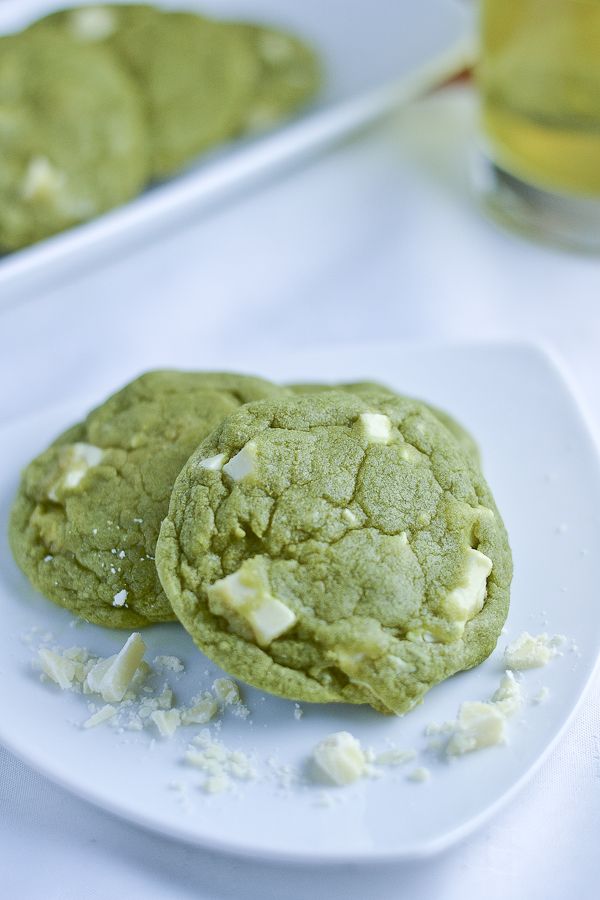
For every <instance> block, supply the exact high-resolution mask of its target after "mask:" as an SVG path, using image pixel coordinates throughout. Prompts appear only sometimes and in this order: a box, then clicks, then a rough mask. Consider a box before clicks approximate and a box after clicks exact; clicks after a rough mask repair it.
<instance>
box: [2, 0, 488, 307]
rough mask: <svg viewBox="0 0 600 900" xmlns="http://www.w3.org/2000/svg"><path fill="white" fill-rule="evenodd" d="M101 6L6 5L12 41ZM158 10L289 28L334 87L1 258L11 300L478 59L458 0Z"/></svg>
mask: <svg viewBox="0 0 600 900" xmlns="http://www.w3.org/2000/svg"><path fill="white" fill-rule="evenodd" d="M97 2H98V0H72V2H71V3H69V0H62V2H61V0H3V2H2V3H0V34H2V33H4V32H10V31H14V30H16V29H19V28H21V27H23V26H24V25H26V24H27V23H28V22H29V21H32V20H33V19H35V18H37V17H39V16H42V15H44V14H46V13H48V12H50V11H51V10H52V9H56V8H57V7H65V6H68V5H83V4H85V3H97ZM113 2H115V0H113ZM116 2H119V0H116ZM125 2H126V0H125ZM157 5H160V6H163V7H166V8H174V9H182V8H189V9H193V10H197V11H200V12H205V13H207V14H213V15H215V16H220V17H222V18H234V19H246V20H249V21H255V22H264V23H267V24H268V23H270V24H274V25H279V26H281V27H282V28H289V29H290V30H291V31H293V32H296V33H297V34H299V35H301V36H304V37H305V38H306V39H308V40H310V41H311V42H312V43H313V44H314V46H315V47H316V48H317V50H318V51H319V53H320V55H321V57H322V59H323V63H324V67H325V83H324V86H323V90H322V91H321V93H320V94H319V96H318V98H317V100H316V101H315V102H314V103H313V104H311V105H309V106H308V107H307V108H306V109H305V110H303V111H301V112H300V114H299V115H298V116H296V117H295V118H294V119H292V120H290V121H289V122H288V123H283V124H282V125H281V126H279V127H277V128H275V129H274V130H272V131H270V132H268V133H265V134H262V135H258V136H256V137H248V138H245V139H241V140H238V141H236V142H234V143H232V144H230V145H228V146H225V147H223V148H222V149H219V150H216V151H215V152H213V153H209V154H206V155H204V156H203V157H201V158H200V159H199V160H198V162H197V163H196V164H194V165H192V166H191V167H190V168H189V169H187V170H186V171H185V172H183V173H182V174H181V175H178V176H176V177H173V178H171V179H169V180H168V181H165V182H164V183H162V184H158V185H154V186H153V187H151V188H149V189H148V190H146V191H144V193H143V194H141V195H140V196H139V197H138V198H136V199H135V200H132V201H131V202H129V203H127V204H125V205H124V206H121V207H118V208H117V209H114V210H112V211H111V212H109V213H106V214H105V215H103V216H100V217H99V218H96V219H94V220H93V221H91V222H88V223H86V224H84V225H80V226H77V227H75V228H72V229H70V230H69V231H66V232H63V233H62V234H58V235H55V236H54V237H51V238H48V239H47V240H45V241H41V242H40V243H38V244H35V245H33V246H32V247H28V248H26V249H23V250H19V251H17V252H14V253H10V254H6V255H5V256H0V302H1V299H2V297H1V293H2V288H3V287H8V286H9V285H10V286H13V285H14V284H16V283H19V284H21V283H22V282H24V281H26V282H27V283H28V284H29V283H36V282H37V281H38V280H39V279H41V278H45V277H47V276H48V274H49V273H50V272H52V274H53V275H56V276H61V275H62V274H64V273H67V274H69V273H70V272H71V271H72V268H73V264H74V261H75V260H76V261H77V264H78V265H79V266H89V265H91V264H96V263H97V262H98V261H99V260H101V259H103V258H104V257H105V256H106V255H107V254H110V253H111V252H115V251H118V252H121V251H122V250H123V249H124V248H126V247H128V246H131V245H134V244H139V243H140V242H142V241H146V240H148V239H149V238H150V237H152V236H155V235H156V234H157V233H159V232H162V231H165V230H168V229H169V228H171V227H172V226H173V225H174V224H175V223H181V222H182V221H185V220H186V219H189V217H190V216H192V215H194V214H196V215H197V214H198V212H199V211H200V210H206V209H207V208H209V207H211V206H212V205H214V203H215V202H216V201H218V200H219V199H222V198H223V197H225V196H229V195H231V194H232V193H235V192H236V191H240V190H241V189H242V188H243V187H245V186H247V185H248V184H250V183H252V182H254V181H257V180H258V179H260V178H265V177H266V176H267V175H271V176H272V175H273V174H274V172H276V171H278V170H281V169H282V168H284V167H286V166H290V164H291V162H292V161H293V160H297V159H299V158H302V157H306V156H307V155H308V154H310V153H312V152H314V151H315V150H316V149H317V148H319V147H323V146H324V145H326V144H329V143H331V142H332V141H334V140H336V139H338V138H339V137H340V136H341V135H343V134H347V133H348V132H351V131H354V130H356V129H357V128H360V127H361V126H364V125H365V124H366V123H368V122H369V121H372V120H373V119H375V118H377V117H378V116H380V115H382V114H383V113H384V112H386V111H387V110H389V109H390V108H392V107H393V106H394V104H397V103H401V102H406V101H408V100H410V99H412V98H413V97H415V96H419V95H421V94H423V93H425V92H426V91H427V90H428V89H429V88H431V87H433V86H435V85H437V84H439V83H441V82H443V81H444V80H445V79H446V78H448V77H449V76H450V75H452V74H455V73H456V72H457V71H460V69H461V68H463V67H464V66H465V65H466V64H468V62H469V61H470V60H471V59H472V54H473V51H472V40H471V28H470V20H471V17H470V15H469V14H468V10H467V9H466V7H465V5H464V4H462V3H460V2H458V0H423V2H421V3H418V4H415V3H410V2H408V0H400V2H399V0H378V2H377V4H376V7H374V6H373V4H371V3H369V2H368V0H350V2H348V0H326V2H322V0H302V2H294V0H286V2H283V0H159V2H157Z"/></svg>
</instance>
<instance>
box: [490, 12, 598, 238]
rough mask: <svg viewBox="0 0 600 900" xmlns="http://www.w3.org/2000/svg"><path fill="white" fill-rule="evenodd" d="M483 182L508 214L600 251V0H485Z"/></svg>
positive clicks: (494, 204) (496, 208)
mask: <svg viewBox="0 0 600 900" xmlns="http://www.w3.org/2000/svg"><path fill="white" fill-rule="evenodd" d="M480 39H481V50H480V59H479V62H478V65H477V69H476V77H477V82H478V86H479V93H480V98H481V134H482V153H481V154H480V155H479V158H478V167H477V186H478V189H479V191H480V193H481V194H482V196H483V198H484V201H485V203H486V206H487V207H488V208H489V209H490V211H491V212H492V213H493V214H494V215H495V216H496V217H498V218H500V219H501V220H502V221H504V222H505V223H508V224H510V225H512V226H516V227H517V228H519V229H520V230H523V231H525V232H527V233H529V234H532V235H534V236H538V237H542V238H550V239H553V240H554V241H558V242H560V243H562V244H564V245H567V246H571V247H577V248H580V249H584V250H591V251H599V250H600V0H480Z"/></svg>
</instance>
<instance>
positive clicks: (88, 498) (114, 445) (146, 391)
mask: <svg viewBox="0 0 600 900" xmlns="http://www.w3.org/2000/svg"><path fill="white" fill-rule="evenodd" d="M280 390H282V389H280V388H277V387H276V386H275V385H272V384H270V383H269V382H267V381H263V380H262V379H259V378H252V377H245V376H242V375H228V374H225V373H192V372H172V371H166V372H150V373H147V374H145V375H142V376H141V377H140V378H138V379H136V380H135V381H133V382H132V383H130V384H129V385H127V386H126V387H125V388H123V389H122V390H121V391H119V392H118V393H116V394H114V395H113V396H112V397H110V398H109V399H108V400H107V401H106V402H105V403H104V404H102V406H100V407H98V408H97V409H95V410H94V411H93V412H91V413H90V415H89V416H88V417H87V419H86V420H85V422H83V423H82V424H81V425H78V426H75V427H74V428H72V429H69V431H68V432H66V433H65V434H64V435H62V436H61V437H60V438H59V439H58V440H57V441H56V442H55V443H54V444H53V445H52V446H51V447H49V448H48V449H47V450H46V451H44V453H42V454H41V455H40V456H38V457H37V458H36V459H35V460H33V462H32V463H30V465H29V466H28V467H27V469H26V470H25V472H24V473H23V478H22V482H21V486H20V489H19V493H18V496H17V499H16V502H15V505H14V508H13V512H12V518H11V529H10V537H11V544H12V548H13V552H14V554H15V557H16V559H17V562H18V563H19V565H20V566H21V568H22V569H23V570H24V572H25V573H26V574H27V575H28V576H29V578H30V579H31V581H32V582H33V584H34V585H35V586H36V587H37V588H38V589H39V590H41V591H42V592H43V593H44V594H45V595H46V596H48V597H50V598H51V599H52V600H54V601H55V602H57V603H59V604H60V605H62V606H65V607H67V608H68V609H70V610H72V611H73V612H75V613H77V614H78V615H80V616H81V617H82V618H84V619H87V620H88V621H90V622H97V623H99V624H102V625H108V626H112V627H123V628H124V627H138V626H140V625H144V624H147V623H148V622H151V621H165V620H168V619H172V618H174V616H173V613H172V610H171V607H170V605H169V602H168V600H167V598H166V597H165V595H164V593H163V591H162V588H161V586H160V582H159V580H158V577H157V575H156V569H155V565H154V550H155V544H156V539H157V536H158V531H159V528H160V523H161V520H162V517H163V516H164V514H165V513H166V511H167V508H168V503H169V496H170V493H171V488H172V486H173V483H174V481H175V478H176V477H177V475H178V473H179V471H180V469H181V467H182V466H183V464H184V463H185V461H186V460H187V458H188V456H189V455H190V453H191V452H192V451H193V450H194V448H195V447H196V446H197V444H198V443H199V441H200V440H201V439H202V438H204V437H205V436H206V434H208V433H209V432H210V431H211V430H212V429H213V428H215V427H216V426H217V425H218V424H220V422H221V421H222V419H223V418H224V416H226V415H227V414H229V413H231V412H233V411H234V410H235V409H237V407H238V406H239V405H240V403H244V402H245V401H247V400H253V399H256V398H260V397H266V396H269V395H270V394H271V393H275V392H278V391H280Z"/></svg>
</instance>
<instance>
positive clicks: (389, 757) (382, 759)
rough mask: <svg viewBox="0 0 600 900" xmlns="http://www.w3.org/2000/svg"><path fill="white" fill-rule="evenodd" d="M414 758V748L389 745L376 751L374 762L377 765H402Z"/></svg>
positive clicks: (415, 755) (415, 752) (415, 754)
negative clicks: (403, 748)
mask: <svg viewBox="0 0 600 900" xmlns="http://www.w3.org/2000/svg"><path fill="white" fill-rule="evenodd" d="M416 758H417V751H416V750H401V749H400V748H398V747H390V748H389V749H388V750H383V751H382V752H381V753H377V754H376V756H375V759H374V762H376V763H377V765H378V766H404V765H406V763H408V762H412V760H413V759H416Z"/></svg>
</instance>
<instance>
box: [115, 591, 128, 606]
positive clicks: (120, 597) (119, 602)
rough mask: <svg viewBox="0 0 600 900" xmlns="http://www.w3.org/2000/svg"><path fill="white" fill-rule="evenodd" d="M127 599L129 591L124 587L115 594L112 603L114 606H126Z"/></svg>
mask: <svg viewBox="0 0 600 900" xmlns="http://www.w3.org/2000/svg"><path fill="white" fill-rule="evenodd" d="M126 600H127V591H126V590H125V588H123V590H121V591H119V592H118V593H117V594H115V596H114V597H113V602H112V605H113V606H125V605H126V603H125V601H126Z"/></svg>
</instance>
